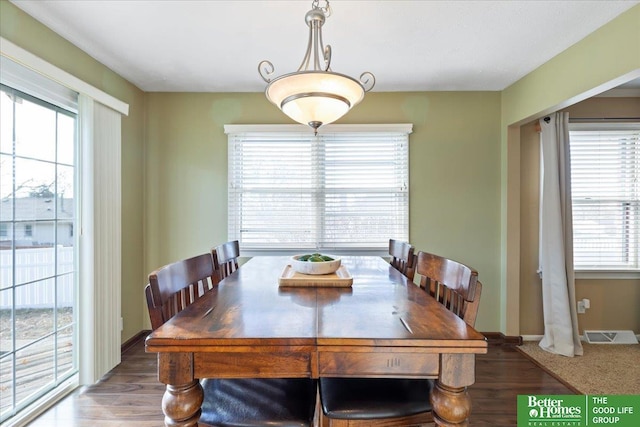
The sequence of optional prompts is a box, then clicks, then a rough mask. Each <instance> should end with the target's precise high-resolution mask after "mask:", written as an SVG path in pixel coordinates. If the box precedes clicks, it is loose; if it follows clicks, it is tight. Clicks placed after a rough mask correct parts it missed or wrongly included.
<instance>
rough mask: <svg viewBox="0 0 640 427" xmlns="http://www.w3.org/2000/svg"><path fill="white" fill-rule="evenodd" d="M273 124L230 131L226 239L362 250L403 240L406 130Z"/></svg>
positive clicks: (274, 246) (267, 247) (260, 246)
mask: <svg viewBox="0 0 640 427" xmlns="http://www.w3.org/2000/svg"><path fill="white" fill-rule="evenodd" d="M243 128H250V127H249V126H243ZM258 128H262V127H258ZM327 128H328V127H327ZM277 129H278V130H274V131H243V132H228V133H229V189H228V190H229V192H228V197H229V204H228V209H229V212H228V214H229V217H228V218H229V238H230V239H237V240H239V241H240V243H241V246H242V248H243V252H245V251H248V252H261V251H274V252H287V251H293V252H295V251H301V250H302V251H304V250H309V249H317V250H323V251H332V252H334V253H341V252H346V253H358V252H361V253H363V252H371V251H383V250H387V249H388V244H389V239H390V238H394V239H401V240H408V234H409V221H408V208H409V157H408V156H409V147H408V145H409V144H408V142H409V141H408V134H409V132H410V128H409V130H407V129H406V126H401V127H399V128H398V129H397V130H389V129H388V127H386V128H385V130H370V129H371V126H363V127H362V128H361V130H354V129H353V127H350V129H351V130H350V131H340V126H339V125H334V126H332V127H331V128H330V129H332V130H331V131H329V130H327V129H325V130H324V131H323V132H322V133H320V134H319V135H317V136H314V135H313V134H312V133H311V132H309V131H308V130H303V131H286V130H284V131H283V130H282V129H286V128H283V127H282V126H280V127H277ZM292 129H299V127H298V126H292ZM368 129H369V130H368Z"/></svg>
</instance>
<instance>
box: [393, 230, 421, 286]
mask: <svg viewBox="0 0 640 427" xmlns="http://www.w3.org/2000/svg"><path fill="white" fill-rule="evenodd" d="M389 256H390V257H391V261H390V263H391V265H392V266H393V267H394V268H395V269H396V270H398V271H399V272H400V273H402V274H404V275H405V276H407V278H408V279H409V280H411V281H413V277H414V275H415V261H416V255H415V254H414V247H413V246H412V245H410V244H409V243H408V242H403V241H401V240H394V239H389Z"/></svg>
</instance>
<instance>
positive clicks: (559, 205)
mask: <svg viewBox="0 0 640 427" xmlns="http://www.w3.org/2000/svg"><path fill="white" fill-rule="evenodd" d="M540 127H541V129H542V132H541V133H540V146H541V159H542V171H541V197H540V261H539V262H540V272H541V276H542V303H543V312H544V336H543V338H542V341H540V347H541V348H542V349H544V350H546V351H548V352H551V353H556V354H561V355H563V356H569V357H573V356H579V355H582V344H581V343H580V335H579V334H578V316H577V313H576V297H575V277H574V271H573V226H572V218H571V215H572V213H571V165H570V157H569V113H555V114H554V115H551V116H550V117H549V118H548V120H545V119H541V120H540Z"/></svg>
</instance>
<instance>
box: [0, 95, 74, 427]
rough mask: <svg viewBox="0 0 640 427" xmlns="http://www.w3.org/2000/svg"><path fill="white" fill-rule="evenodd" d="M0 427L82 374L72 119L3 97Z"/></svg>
mask: <svg viewBox="0 0 640 427" xmlns="http://www.w3.org/2000/svg"><path fill="white" fill-rule="evenodd" d="M0 98H1V100H0V114H1V116H0V322H1V332H0V334H1V335H0V415H1V417H0V421H4V420H6V419H7V418H10V417H12V416H13V415H15V414H16V413H17V412H18V411H20V409H21V408H24V407H26V406H27V405H28V404H29V403H30V402H33V401H34V400H36V399H38V398H39V397H41V396H42V395H44V394H46V393H47V392H49V391H50V390H52V389H54V388H55V387H56V386H58V385H59V384H61V383H62V382H63V381H65V380H66V379H67V378H69V377H71V376H72V375H73V374H75V373H76V372H77V366H78V362H77V360H78V357H77V340H76V336H77V331H76V329H77V328H76V324H77V322H76V318H77V310H76V308H77V306H76V299H77V298H76V296H77V290H76V270H77V268H76V265H77V256H76V248H77V244H76V243H75V242H76V241H77V239H76V234H77V228H76V220H77V208H76V206H77V200H76V199H77V197H76V195H77V194H78V192H77V191H76V184H75V182H76V179H75V176H76V165H75V163H76V162H75V147H76V139H77V130H76V129H77V126H76V121H77V119H76V113H75V112H73V111H70V110H69V109H67V108H61V107H59V106H57V105H54V104H53V103H49V102H45V101H43V100H42V99H40V98H38V97H34V96H32V95H28V94H26V93H23V92H21V91H18V90H16V89H15V88H12V87H9V86H4V85H2V87H1V92H0Z"/></svg>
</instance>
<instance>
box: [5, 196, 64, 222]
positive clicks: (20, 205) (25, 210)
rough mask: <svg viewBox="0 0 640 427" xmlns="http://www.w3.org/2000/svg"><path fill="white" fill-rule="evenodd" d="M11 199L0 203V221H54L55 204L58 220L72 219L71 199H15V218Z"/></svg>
mask: <svg viewBox="0 0 640 427" xmlns="http://www.w3.org/2000/svg"><path fill="white" fill-rule="evenodd" d="M13 201H14V199H12V198H7V199H2V201H0V220H1V221H12V220H14V218H15V220H17V221H29V220H32V221H35V220H54V219H56V202H57V205H58V209H57V211H58V213H57V219H58V220H69V221H70V220H72V219H73V203H74V201H73V199H71V198H62V197H59V198H55V201H54V198H51V197H21V198H18V199H15V203H16V205H15V217H14V214H13Z"/></svg>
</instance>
